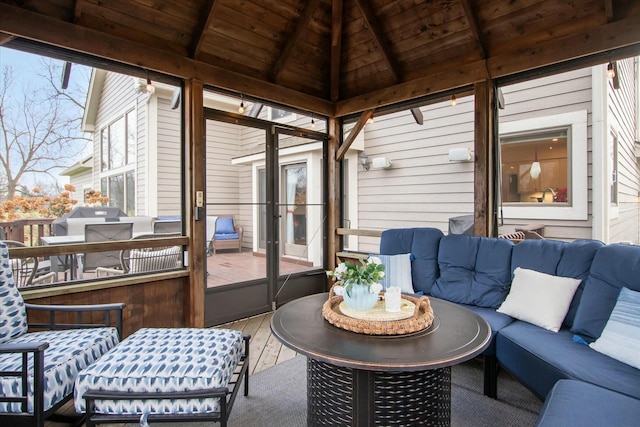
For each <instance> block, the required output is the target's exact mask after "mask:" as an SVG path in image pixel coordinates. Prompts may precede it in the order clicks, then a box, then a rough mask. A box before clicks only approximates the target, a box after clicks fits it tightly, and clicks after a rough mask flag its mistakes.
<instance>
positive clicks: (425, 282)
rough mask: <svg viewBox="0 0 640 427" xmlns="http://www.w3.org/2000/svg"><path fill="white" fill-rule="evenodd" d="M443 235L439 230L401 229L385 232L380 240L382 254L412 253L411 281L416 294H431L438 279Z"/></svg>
mask: <svg viewBox="0 0 640 427" xmlns="http://www.w3.org/2000/svg"><path fill="white" fill-rule="evenodd" d="M442 236H443V234H442V231H440V230H439V229H437V228H399V229H392V230H385V231H383V232H382V237H381V238H380V254H382V255H397V254H406V253H411V254H412V255H413V262H412V263H411V279H412V281H413V289H414V290H415V291H416V292H420V291H422V292H424V293H425V294H429V293H430V291H431V287H432V286H433V283H434V282H435V280H436V279H437V278H438V275H439V269H438V247H439V245H440V239H441V238H442Z"/></svg>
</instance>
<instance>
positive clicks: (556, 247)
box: [511, 240, 566, 276]
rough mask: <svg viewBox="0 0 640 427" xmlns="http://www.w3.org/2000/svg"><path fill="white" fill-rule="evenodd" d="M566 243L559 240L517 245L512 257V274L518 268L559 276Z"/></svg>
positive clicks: (524, 242) (529, 241) (534, 241)
mask: <svg viewBox="0 0 640 427" xmlns="http://www.w3.org/2000/svg"><path fill="white" fill-rule="evenodd" d="M565 244H566V243H565V242H560V241H558V240H523V241H522V242H520V243H518V244H517V245H515V247H514V248H513V253H512V256H511V272H513V271H514V270H515V269H516V268H517V267H522V268H526V269H528V270H535V271H539V272H540V273H547V274H551V275H553V276H556V275H558V274H557V271H558V264H560V259H561V258H562V251H563V248H564V245H565Z"/></svg>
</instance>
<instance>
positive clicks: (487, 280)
mask: <svg viewBox="0 0 640 427" xmlns="http://www.w3.org/2000/svg"><path fill="white" fill-rule="evenodd" d="M405 253H411V254H412V255H413V257H412V259H413V261H412V263H411V276H412V281H413V287H414V290H415V291H416V292H422V293H424V294H426V295H430V296H433V297H436V298H441V299H446V300H448V301H452V302H456V303H459V304H462V305H464V306H465V307H467V308H469V309H470V310H472V311H474V312H476V313H478V314H479V315H480V316H482V317H483V318H484V319H485V320H486V321H487V322H488V323H489V325H490V326H491V329H492V337H493V339H492V342H491V345H490V346H489V347H488V348H487V350H486V351H485V352H484V353H483V355H484V360H485V375H484V376H485V378H484V392H485V394H486V395H488V396H490V397H496V396H497V393H498V392H499V391H498V390H497V373H498V369H499V367H501V368H503V369H505V370H506V371H507V372H509V373H510V374H512V375H513V376H514V377H516V378H517V379H518V380H519V381H521V382H522V383H523V384H524V385H525V386H527V387H528V388H529V389H530V390H531V391H532V392H533V393H534V394H536V395H537V396H538V397H540V398H541V399H545V397H546V402H545V407H544V410H543V411H542V413H541V416H540V419H539V425H540V426H547V425H549V426H551V425H584V424H581V423H580V422H579V420H580V419H584V418H583V417H575V414H574V413H573V411H575V408H581V407H585V405H590V404H591V403H590V402H591V401H592V400H593V399H594V398H596V397H597V398H598V399H600V404H599V410H598V411H591V412H594V413H593V414H591V415H590V418H589V419H590V420H591V425H611V424H610V423H609V421H610V420H611V419H612V418H609V417H610V416H613V414H611V411H615V412H616V414H615V416H616V417H618V418H616V419H620V420H627V419H631V420H633V419H635V420H638V419H640V369H638V368H636V367H634V366H631V365H629V364H626V363H623V362H621V361H618V360H616V359H614V358H612V357H609V356H607V355H605V354H602V353H600V352H598V351H596V350H594V349H592V348H591V347H590V346H589V345H588V344H589V343H591V342H593V341H595V340H596V339H598V338H599V337H600V335H601V334H602V332H603V329H604V328H605V325H606V324H607V321H608V320H609V317H610V316H611V313H612V311H613V309H614V306H616V302H617V299H618V295H619V294H620V290H621V289H622V288H628V289H630V290H632V291H640V247H637V246H631V245H620V244H612V245H604V244H603V243H602V242H599V241H595V240H580V241H574V242H560V241H554V240H525V241H523V242H521V243H519V244H517V245H516V244H514V243H513V242H511V241H510V240H507V239H499V238H486V237H477V236H464V235H447V236H445V235H443V233H442V232H441V231H440V230H438V229H432V228H412V229H392V230H386V231H384V232H383V233H382V238H381V241H380V254H383V255H395V254H405ZM518 268H520V269H526V270H527V271H530V270H533V271H534V274H537V273H535V272H539V273H544V274H546V275H549V276H544V277H545V278H548V279H549V282H550V283H555V282H554V281H555V280H556V279H558V280H561V281H566V280H569V281H571V279H565V278H575V279H578V280H579V281H578V280H574V281H572V282H573V283H575V285H574V288H572V291H571V292H572V293H571V294H569V296H568V297H566V298H569V300H567V301H566V304H567V305H568V304H569V301H570V305H569V306H568V307H569V308H568V311H567V313H566V316H565V317H564V320H563V321H562V324H561V325H558V326H559V330H558V331H557V332H554V331H552V330H548V329H545V328H543V327H541V326H536V325H535V324H532V323H529V322H526V321H523V320H518V319H517V318H514V317H512V316H510V315H507V314H505V313H503V312H501V311H504V310H505V307H506V306H507V304H504V305H503V303H504V301H505V299H506V298H507V297H508V296H510V291H511V290H512V286H511V285H512V281H513V280H514V273H515V272H517V271H518V272H520V271H522V270H516V269H518ZM550 276H553V277H550ZM514 283H515V282H514ZM521 283H523V282H522V281H520V282H519V283H518V289H523V288H522V286H521ZM578 283H579V286H578V285H577V284H578ZM575 286H577V289H576V290H575V293H573V289H575ZM551 289H553V288H551ZM514 294H515V293H514ZM571 295H572V296H571ZM514 298H515V297H514ZM566 298H565V299H566ZM501 306H502V307H501ZM565 307H566V305H565ZM634 310H635V308H634ZM512 314H513V313H512ZM633 315H634V316H640V312H635V311H634V312H633ZM516 317H518V316H517V315H516ZM560 320H562V319H560ZM632 339H636V340H637V339H640V337H632ZM609 402H611V405H612V406H611V407H609V406H608V403H609ZM621 402H623V403H624V404H621ZM614 408H615V409H614ZM558 420H562V422H559V421H558ZM616 425H625V424H616Z"/></svg>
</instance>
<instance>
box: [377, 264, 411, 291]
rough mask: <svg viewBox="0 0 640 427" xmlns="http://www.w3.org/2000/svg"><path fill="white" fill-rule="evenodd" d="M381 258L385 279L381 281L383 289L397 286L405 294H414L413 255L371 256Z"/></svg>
mask: <svg viewBox="0 0 640 427" xmlns="http://www.w3.org/2000/svg"><path fill="white" fill-rule="evenodd" d="M371 256H375V257H378V258H380V261H381V262H382V264H384V277H383V278H382V280H380V284H381V285H382V289H385V290H386V289H387V288H388V287H389V286H397V287H399V288H400V291H401V292H402V293H405V294H414V293H415V291H414V290H413V280H412V279H411V257H412V256H411V254H399V255H371Z"/></svg>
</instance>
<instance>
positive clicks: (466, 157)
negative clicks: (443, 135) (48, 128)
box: [449, 148, 473, 162]
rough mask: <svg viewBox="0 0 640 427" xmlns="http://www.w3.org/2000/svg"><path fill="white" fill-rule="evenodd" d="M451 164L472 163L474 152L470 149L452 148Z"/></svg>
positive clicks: (450, 152)
mask: <svg viewBox="0 0 640 427" xmlns="http://www.w3.org/2000/svg"><path fill="white" fill-rule="evenodd" d="M449 161H450V162H472V161H473V150H471V149H470V148H452V149H451V150H449Z"/></svg>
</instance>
